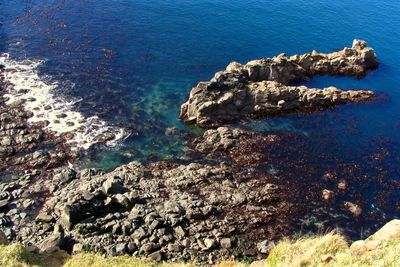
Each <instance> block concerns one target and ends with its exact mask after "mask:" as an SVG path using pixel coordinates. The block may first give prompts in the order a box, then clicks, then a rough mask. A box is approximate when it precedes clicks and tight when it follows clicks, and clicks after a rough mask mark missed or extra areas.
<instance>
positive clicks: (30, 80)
mask: <svg viewBox="0 0 400 267" xmlns="http://www.w3.org/2000/svg"><path fill="white" fill-rule="evenodd" d="M43 62H44V61H43V60H30V59H27V60H20V61H17V60H13V59H11V58H10V56H9V55H8V54H3V55H0V64H2V65H4V66H5V72H4V79H5V81H6V82H8V83H10V84H11V86H6V88H5V92H6V93H5V94H4V97H5V98H7V99H8V100H7V101H6V104H12V103H14V102H17V101H21V100H22V101H24V104H23V105H24V108H25V109H26V110H27V111H31V112H32V113H33V116H32V117H31V118H29V119H28V122H29V123H37V122H44V121H47V123H48V125H47V126H46V127H45V130H48V131H51V132H52V133H54V134H56V135H64V134H65V135H66V136H67V135H68V136H69V138H67V143H68V144H69V145H70V146H71V148H72V149H73V150H77V149H88V148H89V147H90V146H92V145H93V144H95V143H98V142H101V140H104V137H106V136H112V139H111V140H109V141H107V142H106V144H107V145H109V146H115V145H117V144H118V143H120V142H121V141H122V140H123V139H124V138H126V137H127V135H128V133H127V131H126V130H124V129H122V128H117V127H113V126H109V125H108V124H107V123H106V122H105V121H103V120H101V119H99V118H98V117H97V116H92V117H85V116H84V115H83V114H82V113H80V112H77V111H74V104H75V103H77V102H78V101H80V100H78V99H67V98H65V97H62V96H56V95H55V89H57V88H58V87H59V86H60V84H59V83H58V82H54V81H52V82H50V81H51V77H45V76H40V75H39V73H38V67H39V66H40V65H41V64H42V63H43Z"/></svg>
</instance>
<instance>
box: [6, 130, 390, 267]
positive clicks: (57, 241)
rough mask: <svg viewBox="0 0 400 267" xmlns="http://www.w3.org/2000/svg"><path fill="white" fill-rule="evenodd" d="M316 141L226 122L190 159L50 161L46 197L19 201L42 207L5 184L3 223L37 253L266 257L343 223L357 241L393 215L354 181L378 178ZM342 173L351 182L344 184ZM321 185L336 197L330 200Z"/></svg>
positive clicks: (195, 146) (195, 144)
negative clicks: (98, 163) (106, 164)
mask: <svg viewBox="0 0 400 267" xmlns="http://www.w3.org/2000/svg"><path fill="white" fill-rule="evenodd" d="M310 145H312V140H309V139H308V138H307V137H305V136H302V135H299V134H295V133H285V132H277V133H276V134H267V135H266V134H261V133H256V132H250V131H247V130H243V129H236V128H228V127H219V128H217V129H211V130H208V131H206V132H205V133H204V134H203V136H202V137H199V138H194V139H192V141H191V142H190V144H189V147H190V148H191V150H190V151H189V152H188V156H190V158H191V159H190V160H188V161H180V162H167V161H160V162H154V163H149V164H142V163H139V162H131V163H129V164H126V165H123V166H121V167H119V168H117V169H115V170H114V171H111V172H107V173H106V172H103V171H101V170H97V169H85V170H73V169H72V168H65V167H64V168H61V169H53V170H52V174H51V176H49V177H48V179H46V180H45V181H43V180H42V183H41V190H46V192H47V193H46V194H45V195H42V197H43V198H44V200H43V202H42V203H44V204H43V205H40V206H38V205H37V206H35V207H36V208H32V209H31V210H34V211H35V212H26V214H25V215H24V214H23V213H24V212H21V211H23V209H22V208H20V207H22V205H25V204H29V205H36V198H32V196H30V197H26V198H24V197H21V196H19V195H18V193H21V192H25V194H28V192H29V193H32V192H33V191H32V190H33V189H32V188H31V186H32V185H31V186H30V187H21V186H22V185H20V183H21V182H20V181H23V179H22V178H23V177H20V179H18V182H16V183H14V184H12V183H3V184H2V185H1V187H0V189H1V191H2V192H5V193H2V194H1V199H2V201H3V200H4V201H5V203H8V201H10V199H12V200H13V201H14V204H11V205H8V204H6V205H5V206H3V207H2V208H1V212H2V213H1V214H0V215H1V216H2V218H3V221H2V224H1V225H0V230H1V231H3V232H4V233H5V235H6V236H7V238H8V239H9V240H17V241H20V242H23V243H24V244H27V245H28V244H29V246H30V247H32V248H33V249H34V250H36V251H53V250H54V249H57V248H62V249H65V250H67V251H69V252H79V251H85V250H92V251H96V252H99V253H102V254H105V255H123V254H130V255H136V256H140V257H149V258H151V259H154V260H169V261H174V260H195V261H197V262H199V263H201V264H202V265H207V264H210V263H212V262H216V261H218V260H221V259H228V258H230V257H235V258H240V259H243V258H250V259H256V258H264V257H265V256H266V255H267V254H268V252H269V251H270V249H271V248H272V247H273V246H274V243H275V242H276V241H278V240H279V239H280V238H282V237H284V236H291V235H294V234H296V233H299V232H308V231H312V232H318V231H326V230H328V229H336V228H339V229H343V231H345V234H348V235H349V236H350V237H354V238H355V239H357V238H359V236H360V235H359V232H357V231H358V230H357V229H363V230H364V232H365V233H366V234H368V233H370V232H371V231H373V230H375V229H376V227H378V226H380V225H382V223H383V222H384V221H385V220H386V219H387V218H385V217H384V216H382V214H380V213H379V211H378V210H377V209H374V208H371V207H369V205H368V204H367V203H368V199H369V198H370V195H368V194H363V193H362V192H361V191H359V190H358V189H355V186H354V185H355V184H356V183H359V182H360V180H359V179H360V177H362V180H363V181H362V182H363V183H364V184H368V183H376V180H375V177H369V176H367V175H364V174H362V173H360V172H359V169H358V168H357V167H355V166H352V165H351V164H344V165H343V166H342V167H341V168H339V169H341V170H342V171H336V172H333V171H328V170H326V169H325V168H323V167H321V165H318V166H316V165H315V164H314V163H313V160H312V158H313V157H312V156H311V155H308V154H307V153H311V152H307V151H309V149H307V150H306V152H305V151H304V149H303V150H302V149H300V147H303V148H304V147H310ZM305 154H307V155H305ZM314 156H316V157H319V156H320V155H314ZM196 158H197V160H196ZM320 160H321V161H322V162H323V161H324V159H323V158H320ZM329 160H332V159H329ZM340 164H342V163H340ZM322 166H323V164H322ZM273 169H274V171H272V170H273ZM318 176H319V178H317V179H316V178H315V177H318ZM343 177H345V178H346V179H345V183H346V185H347V186H346V187H345V188H344V187H340V188H338V186H337V185H338V183H344V181H343ZM393 183H394V181H388V180H385V179H383V180H382V181H381V183H380V185H379V186H381V187H383V188H386V189H385V190H389V189H388V188H389V187H390V188H394V187H396V185H395V184H393ZM28 184H29V183H28ZM20 188H24V190H23V191H22V190H19V189H20ZM389 191H390V190H389ZM7 192H8V193H7ZM39 192H41V191H39ZM323 192H325V195H326V194H327V192H329V195H333V196H334V197H329V198H328V199H325V198H324V197H323V195H324V193H323ZM379 198H382V200H381V201H382V202H385V201H388V198H391V195H390V194H388V195H387V196H383V197H382V196H379ZM33 199H34V200H33ZM305 201H306V203H305ZM28 202H30V203H28ZM17 203H21V204H20V205H21V206H18V205H17ZM24 203H25V204H24ZM381 208H382V210H384V209H385V207H384V205H383V206H381ZM389 208H390V209H392V208H393V207H392V206H391V207H389ZM359 211H362V212H359ZM353 231H354V232H353Z"/></svg>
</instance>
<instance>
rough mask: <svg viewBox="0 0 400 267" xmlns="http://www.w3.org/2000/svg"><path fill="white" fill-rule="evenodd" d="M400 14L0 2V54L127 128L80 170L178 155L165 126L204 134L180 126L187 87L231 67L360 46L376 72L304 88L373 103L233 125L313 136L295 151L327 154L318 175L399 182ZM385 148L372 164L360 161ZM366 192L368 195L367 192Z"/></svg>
mask: <svg viewBox="0 0 400 267" xmlns="http://www.w3.org/2000/svg"><path fill="white" fill-rule="evenodd" d="M398 14H400V3H399V2H397V1H393V0H381V1H374V0H360V1H351V0H341V1H330V0H316V1H304V0H282V1H272V0H264V1H262V0H250V1H239V0H229V1H227V0H217V1H215V0H214V1H211V0H197V1H194V0H173V1H172V0H163V1H160V0H109V1H98V0H0V53H1V54H3V53H7V54H8V55H9V57H10V59H12V60H14V61H15V62H17V63H18V62H19V63H20V64H22V65H23V62H24V60H30V61H33V62H38V61H40V62H42V64H41V65H40V66H37V68H36V69H35V70H34V71H35V73H36V74H37V75H38V76H39V77H42V78H43V80H44V81H47V83H48V84H53V85H54V84H56V85H55V88H53V89H52V90H53V91H52V97H53V101H55V102H57V101H61V103H73V105H72V106H71V107H69V108H70V109H71V110H72V111H74V112H78V113H79V114H80V116H82V118H83V120H84V119H85V118H86V119H87V118H93V117H95V118H96V120H97V122H99V121H100V123H101V124H103V125H104V127H110V129H117V130H119V129H123V130H124V131H127V132H129V135H126V136H124V138H122V137H121V138H119V139H118V140H117V142H116V143H117V145H115V144H114V146H100V147H96V146H94V147H92V148H91V149H90V150H88V153H87V155H86V156H85V157H84V158H82V163H81V164H83V165H85V166H95V167H102V168H105V169H112V168H113V167H115V166H117V165H119V164H121V163H125V162H128V161H131V160H134V159H137V160H142V161H149V160H158V159H178V158H181V157H184V155H185V150H186V146H185V138H184V137H182V135H184V134H182V135H178V136H176V135H166V134H165V131H166V129H167V128H171V127H176V128H178V129H179V130H180V131H182V133H191V134H200V133H201V131H202V130H201V129H196V128H195V127H192V126H188V125H184V124H182V123H181V122H180V121H179V119H178V115H179V107H180V105H181V104H182V103H183V102H184V101H185V99H186V97H187V95H188V93H189V91H190V89H191V87H193V86H195V85H196V84H197V82H198V81H201V80H208V79H210V78H211V77H212V76H213V75H214V73H215V72H216V71H219V70H221V69H224V68H225V67H226V66H227V65H228V64H229V62H231V61H239V62H241V63H246V62H247V61H249V60H252V59H257V58H261V57H272V56H274V55H277V54H279V53H281V52H285V53H286V54H288V55H291V54H300V53H305V52H310V51H311V50H313V49H316V50H318V51H321V52H330V51H334V50H339V49H342V48H343V47H345V46H351V44H352V41H353V39H355V38H358V39H364V40H366V41H367V42H368V44H369V46H371V47H373V48H374V49H375V51H376V53H377V55H378V58H379V60H380V62H381V65H380V67H379V69H378V70H376V71H373V72H371V73H370V74H369V75H368V76H366V77H365V78H363V79H353V78H349V77H325V76H322V77H315V78H314V79H313V80H311V81H310V82H307V83H306V84H307V85H310V86H313V87H325V86H330V85H334V86H337V87H339V88H343V89H354V88H368V89H371V90H374V91H376V92H377V95H378V97H377V98H376V100H375V101H373V102H371V103H362V104H355V105H345V106H341V107H338V108H336V109H334V110H328V111H324V112H318V113H314V114H309V115H305V114H297V115H288V116H284V117H271V118H265V119H260V120H257V121H251V122H250V121H249V122H243V123H239V124H240V125H239V126H242V127H246V128H249V129H254V130H258V131H262V132H265V133H268V132H274V131H293V132H298V133H299V134H301V135H304V136H306V137H307V138H309V139H310V140H315V142H314V145H313V146H312V147H309V148H304V149H310V151H312V152H313V153H314V152H315V155H321V154H324V155H328V158H329V157H332V158H335V161H329V160H324V161H319V160H318V157H316V158H315V164H317V165H318V166H319V167H320V168H321V170H322V171H323V170H325V169H335V168H338V166H339V165H337V162H349V163H351V164H356V165H359V166H361V169H363V170H364V171H365V172H366V173H369V174H370V175H374V172H379V170H381V171H382V170H384V172H385V175H386V176H389V177H392V178H393V179H396V177H398V176H400V175H399V174H400V172H399V168H400V167H399V155H400V146H399V141H400V79H399V78H398V77H399V73H400V64H399V58H400V49H399V47H400V34H399V29H400V16H399V15H398ZM382 151H384V152H382ZM382 153H383V154H384V156H383V157H381V158H380V160H379V161H378V163H376V165H377V166H375V165H374V168H371V169H368V168H369V167H368V166H369V165H368V164H367V166H364V165H363V164H364V163H365V162H367V160H366V159H367V158H371V155H378V154H379V155H380V154H382ZM311 154H312V153H311ZM272 169H273V170H274V173H275V172H278V173H279V170H275V169H274V168H272ZM399 179H400V177H399ZM365 190H367V191H368V190H369V191H371V192H375V191H376V189H374V188H373V186H372V187H371V186H368V188H367V189H365ZM374 190H375V191H374ZM395 196H396V197H398V194H396V195H395ZM372 204H373V203H372ZM372 204H371V205H372ZM390 214H391V215H392V216H394V215H399V211H393V210H391V211H390Z"/></svg>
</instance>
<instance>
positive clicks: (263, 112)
mask: <svg viewBox="0 0 400 267" xmlns="http://www.w3.org/2000/svg"><path fill="white" fill-rule="evenodd" d="M377 67H378V61H377V58H376V55H375V52H374V51H373V49H372V48H369V47H367V44H366V42H365V41H362V40H354V42H353V45H352V47H351V48H347V47H346V48H344V49H343V50H341V51H338V52H333V53H329V54H324V53H318V52H316V51H313V52H312V53H307V54H303V55H294V56H291V57H287V56H286V55H285V54H281V55H279V56H276V57H273V58H265V59H260V60H254V61H250V62H248V63H247V64H245V65H242V64H240V63H237V62H232V63H230V64H229V65H228V67H227V68H226V70H223V71H220V72H217V73H216V74H215V76H214V77H213V78H212V79H211V80H210V81H208V82H200V83H199V84H198V85H197V86H196V87H194V88H193V89H192V90H191V92H190V95H189V99H188V101H187V102H185V103H184V104H183V105H182V106H181V112H180V118H181V119H182V120H183V121H185V122H189V123H195V124H197V125H199V126H201V127H212V126H217V125H221V124H223V123H226V122H229V121H233V120H238V119H242V118H246V117H249V116H267V115H274V114H282V113H285V112H293V111H308V110H313V109H323V108H327V107H331V106H334V105H338V104H344V103H348V102H359V101H364V100H367V99H370V98H371V97H372V96H373V95H374V93H373V92H372V91H368V90H349V91H343V90H340V89H338V88H336V87H329V88H325V89H315V88H307V87H306V86H293V85H292V84H293V83H298V82H301V81H307V80H309V79H310V78H311V77H312V76H314V75H349V76H355V77H362V76H364V75H366V73H367V72H368V71H369V70H372V69H375V68H377Z"/></svg>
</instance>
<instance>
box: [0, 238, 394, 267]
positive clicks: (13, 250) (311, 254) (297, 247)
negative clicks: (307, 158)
mask: <svg viewBox="0 0 400 267" xmlns="http://www.w3.org/2000/svg"><path fill="white" fill-rule="evenodd" d="M328 256H329V257H330V258H331V260H329V261H324V259H326V258H328ZM0 266H4V267H122V266H123V267H194V266H196V264H194V263H155V262H151V261H148V260H145V259H138V258H135V257H130V256H121V257H108V258H105V257H103V256H100V255H97V254H94V253H81V254H77V255H73V256H70V255H68V254H67V253H65V252H62V251H59V252H56V253H54V254H50V255H38V254H34V253H30V252H28V251H27V250H26V249H25V247H23V246H22V245H20V244H11V245H0ZM216 266H217V267H245V266H248V265H247V264H244V263H240V262H235V261H225V262H221V263H219V264H217V265H216ZM263 266H265V267H302V266H311V267H317V266H327V267H339V266H340V267H342V266H344V267H346V266H348V267H350V266H351V267H353V266H357V267H358V266H366V267H372V266H373V267H375V266H377V267H397V266H400V239H392V240H389V241H382V242H381V244H380V245H379V246H378V247H377V248H376V249H374V250H373V251H367V252H364V253H361V254H352V253H351V251H350V247H349V245H348V243H347V242H346V240H345V238H344V237H342V236H340V235H338V234H334V233H329V234H325V235H321V236H313V237H306V238H299V239H296V240H283V241H281V242H279V243H278V245H277V246H276V247H275V248H273V249H272V251H271V253H270V255H269V256H268V258H267V259H265V260H264V261H262V262H259V263H258V265H257V267H263Z"/></svg>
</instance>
